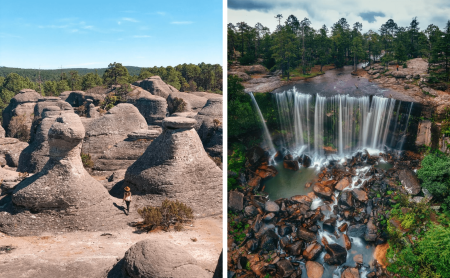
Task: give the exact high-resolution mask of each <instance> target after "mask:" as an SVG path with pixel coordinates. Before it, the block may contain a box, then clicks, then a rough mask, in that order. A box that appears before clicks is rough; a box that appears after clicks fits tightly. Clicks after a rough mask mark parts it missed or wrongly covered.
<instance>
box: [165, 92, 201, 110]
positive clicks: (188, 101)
mask: <svg viewBox="0 0 450 278" xmlns="http://www.w3.org/2000/svg"><path fill="white" fill-rule="evenodd" d="M180 100H182V101H183V102H184V104H183V105H179V103H180ZM207 101H208V99H207V98H205V97H199V96H196V95H194V94H190V93H185V92H178V91H174V92H171V93H170V94H169V96H168V97H167V105H168V106H167V108H168V110H169V113H170V114H172V113H175V112H191V111H194V112H198V111H200V110H201V109H202V108H203V107H204V106H205V105H206V102H207Z"/></svg>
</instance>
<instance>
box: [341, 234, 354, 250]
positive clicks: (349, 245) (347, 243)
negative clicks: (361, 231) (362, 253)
mask: <svg viewBox="0 0 450 278" xmlns="http://www.w3.org/2000/svg"><path fill="white" fill-rule="evenodd" d="M342 236H343V237H344V244H345V249H347V250H350V249H352V242H351V241H350V238H348V235H346V234H343V235H342Z"/></svg>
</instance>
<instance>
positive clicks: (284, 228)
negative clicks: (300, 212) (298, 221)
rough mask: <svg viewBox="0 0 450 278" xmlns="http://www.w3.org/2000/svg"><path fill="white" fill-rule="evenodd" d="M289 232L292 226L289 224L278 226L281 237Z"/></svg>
mask: <svg viewBox="0 0 450 278" xmlns="http://www.w3.org/2000/svg"><path fill="white" fill-rule="evenodd" d="M291 233H292V227H291V226H287V225H283V226H281V227H279V228H278V234H279V235H280V236H281V237H283V236H287V235H289V234H291Z"/></svg>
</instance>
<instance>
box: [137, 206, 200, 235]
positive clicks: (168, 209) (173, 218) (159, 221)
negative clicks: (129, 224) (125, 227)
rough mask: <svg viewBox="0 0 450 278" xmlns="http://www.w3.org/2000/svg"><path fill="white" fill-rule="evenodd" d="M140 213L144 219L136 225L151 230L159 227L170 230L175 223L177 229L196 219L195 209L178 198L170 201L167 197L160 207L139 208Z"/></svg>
mask: <svg viewBox="0 0 450 278" xmlns="http://www.w3.org/2000/svg"><path fill="white" fill-rule="evenodd" d="M138 213H139V215H140V216H141V217H142V218H143V219H144V220H143V221H142V222H138V223H136V224H135V226H136V227H137V228H139V229H143V230H147V231H151V230H153V229H155V228H157V227H162V228H163V229H164V230H166V231H167V230H169V228H170V226H171V225H173V226H174V229H175V230H176V231H180V230H181V229H182V226H181V225H182V224H184V223H187V222H189V221H191V220H192V219H194V214H193V211H192V209H191V208H190V207H188V206H187V205H185V204H184V203H182V202H179V201H178V200H175V201H170V200H168V199H165V200H164V201H163V202H162V204H161V206H159V207H152V206H148V207H143V208H141V209H138Z"/></svg>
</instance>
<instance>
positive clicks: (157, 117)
mask: <svg viewBox="0 0 450 278" xmlns="http://www.w3.org/2000/svg"><path fill="white" fill-rule="evenodd" d="M132 88H133V90H132V91H131V92H130V93H128V94H127V96H126V98H127V102H128V103H132V104H133V105H134V106H136V107H137V109H138V110H139V112H141V114H142V116H144V118H145V120H146V121H147V124H148V125H159V126H161V124H162V120H163V119H164V118H165V117H166V116H167V101H166V99H165V98H163V97H160V96H158V95H152V94H151V93H149V92H148V91H146V90H144V89H142V88H140V87H137V86H132Z"/></svg>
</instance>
